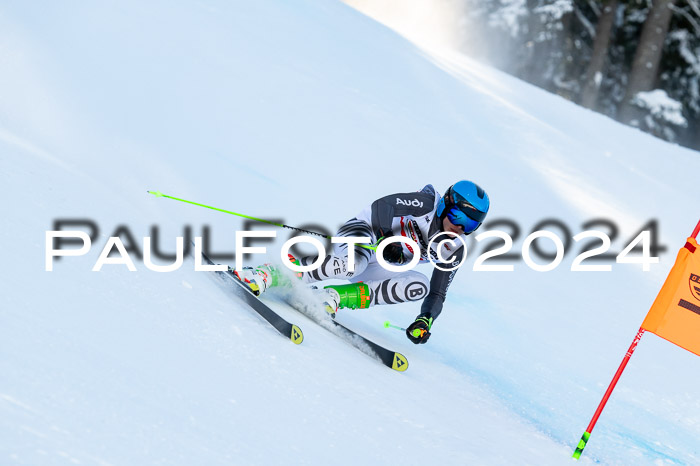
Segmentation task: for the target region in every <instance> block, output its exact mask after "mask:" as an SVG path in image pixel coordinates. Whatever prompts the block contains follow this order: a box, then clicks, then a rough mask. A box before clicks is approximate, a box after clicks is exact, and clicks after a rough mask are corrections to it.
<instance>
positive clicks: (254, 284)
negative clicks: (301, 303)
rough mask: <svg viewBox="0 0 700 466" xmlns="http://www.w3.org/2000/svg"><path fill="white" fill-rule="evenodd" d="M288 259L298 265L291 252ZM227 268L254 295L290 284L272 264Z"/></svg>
mask: <svg viewBox="0 0 700 466" xmlns="http://www.w3.org/2000/svg"><path fill="white" fill-rule="evenodd" d="M289 261H290V262H292V263H294V264H296V265H299V261H298V260H297V259H296V258H295V257H294V256H292V255H291V254H289ZM228 270H229V272H231V273H232V274H233V275H235V277H236V278H237V279H238V280H240V282H241V283H243V284H244V285H246V286H247V287H248V289H249V290H250V291H251V292H252V293H253V294H254V295H255V296H260V295H261V294H263V293H264V292H265V291H267V290H268V289H269V288H272V287H275V286H291V282H290V281H289V278H287V276H286V275H285V274H283V273H282V272H281V271H280V270H279V267H276V266H274V265H273V264H263V265H259V266H257V267H255V268H253V267H243V269H242V270H240V271H236V270H235V269H233V268H231V267H229V268H228ZM297 276H300V274H297Z"/></svg>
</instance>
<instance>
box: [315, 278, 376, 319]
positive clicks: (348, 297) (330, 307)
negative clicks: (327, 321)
mask: <svg viewBox="0 0 700 466" xmlns="http://www.w3.org/2000/svg"><path fill="white" fill-rule="evenodd" d="M322 291H323V292H324V296H323V298H324V301H323V306H324V308H325V310H326V312H327V313H328V314H329V315H330V316H331V317H332V318H334V319H335V314H336V312H337V311H338V309H346V308H347V309H365V308H368V307H369V305H370V301H371V296H370V294H369V286H368V285H365V284H364V283H348V284H347V285H328V286H326V287H324V288H323V290H322Z"/></svg>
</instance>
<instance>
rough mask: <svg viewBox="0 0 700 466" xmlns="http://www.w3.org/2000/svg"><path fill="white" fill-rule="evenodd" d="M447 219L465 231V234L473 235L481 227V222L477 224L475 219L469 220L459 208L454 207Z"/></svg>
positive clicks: (448, 212)
mask: <svg viewBox="0 0 700 466" xmlns="http://www.w3.org/2000/svg"><path fill="white" fill-rule="evenodd" d="M447 218H448V219H450V222H452V223H453V224H455V225H457V226H460V227H462V228H463V229H464V233H471V232H473V231H474V230H476V229H477V228H479V225H481V222H477V221H476V220H474V219H473V218H469V216H468V215H467V214H465V213H464V212H462V211H461V210H459V207H457V206H454V207H452V208H451V209H450V210H448V211H447Z"/></svg>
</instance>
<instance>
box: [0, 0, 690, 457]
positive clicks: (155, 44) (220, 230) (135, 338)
mask: <svg viewBox="0 0 700 466" xmlns="http://www.w3.org/2000/svg"><path fill="white" fill-rule="evenodd" d="M0 59H1V60H2V63H3V72H2V73H0V154H1V155H0V161H1V167H2V170H0V186H2V193H3V194H4V196H3V197H4V203H3V207H2V213H3V215H2V218H3V226H4V228H2V230H1V232H0V239H1V240H2V241H1V243H0V244H2V247H0V261H1V263H2V264H3V265H4V267H3V272H2V283H3V287H2V296H3V298H2V301H0V302H1V303H2V304H1V305H0V464H27V465H36V464H72V463H80V464H115V465H121V464H124V465H126V464H183V465H189V464H279V463H282V462H286V463H292V464H328V463H337V464H358V463H368V464H387V465H389V464H404V463H408V462H416V461H420V462H422V463H426V464H485V465H492V464H532V465H545V464H553V465H556V464H563V463H564V462H565V461H569V459H570V455H571V452H572V450H573V447H574V445H575V444H576V443H577V442H578V439H579V437H580V435H581V433H582V432H583V430H584V428H585V426H586V425H587V423H588V421H589V419H590V416H591V415H592V414H593V411H594V409H595V407H596V405H597V403H598V401H599V399H600V397H601V395H602V393H603V391H604V389H605V386H606V385H607V383H608V381H609V380H610V378H611V377H612V374H613V373H614V371H615V369H616V367H617V365H618V364H619V362H620V359H621V358H622V356H623V355H624V352H625V350H626V349H627V347H628V345H629V343H630V342H631V340H632V338H633V337H634V334H635V332H636V330H637V328H638V327H639V324H640V323H641V321H642V319H643V317H644V315H645V313H646V311H647V310H648V307H649V306H650V304H651V302H652V301H653V299H654V297H655V295H656V292H657V291H658V289H659V287H660V286H661V283H662V282H663V279H664V278H665V274H666V273H667V271H668V270H669V269H670V267H671V265H672V263H673V259H674V258H675V253H676V251H677V249H678V248H679V247H681V246H682V245H683V244H684V241H685V237H686V236H687V235H688V234H689V233H690V231H691V230H692V228H693V227H694V226H695V224H696V222H697V220H698V217H700V215H698V214H699V212H694V211H692V209H690V208H686V207H685V206H686V205H688V203H689V202H691V201H692V202H696V203H697V200H698V192H697V184H698V183H697V175H696V174H695V173H694V171H693V170H692V169H691V168H692V167H693V162H695V164H697V160H698V158H697V157H698V154H697V153H695V152H691V151H688V150H685V149H682V148H679V147H677V146H672V145H669V144H666V143H663V142H661V141H659V140H657V139H654V138H652V137H650V136H648V135H645V134H643V133H641V132H638V131H636V130H633V129H630V128H626V127H623V126H621V125H618V124H616V123H614V122H612V121H611V120H609V119H606V118H604V117H602V116H600V115H596V114H594V113H592V112H588V111H586V110H583V109H580V108H578V107H576V106H574V105H572V104H570V103H569V102H566V101H565V100H563V99H561V98H559V97H556V96H553V95H549V94H547V93H545V92H543V91H541V90H538V89H536V88H533V87H531V86H529V85H526V84H524V83H522V82H520V81H518V80H516V79H513V78H511V77H509V76H506V75H503V74H501V73H499V72H497V71H494V70H492V69H490V68H487V67H484V66H482V65H479V64H476V63H474V62H472V61H470V60H468V59H465V58H463V57H459V56H452V55H446V54H431V53H428V52H426V51H423V50H420V49H418V48H416V47H415V46H414V45H412V44H410V43H409V42H407V41H406V40H404V39H403V38H401V37H400V36H398V35H397V34H395V33H394V32H392V31H390V30H388V29H387V28H385V27H384V26H382V25H379V24H377V23H376V22H374V21H373V20H371V19H369V18H367V17H364V16H363V15H362V14H360V13H359V12H357V11H355V10H353V9H351V8H350V7H348V6H346V5H344V4H342V3H339V2H334V1H325V2H319V1H315V2H314V1H302V0H297V1H294V2H287V1H281V0H258V1H256V2H223V1H211V2H196V1H182V2H177V3H175V4H173V3H172V2H151V3H145V4H144V3H141V2H133V1H125V2H119V3H112V2H93V3H89V4H86V3H84V2H64V3H62V4H61V5H58V4H55V5H54V4H44V5H41V6H40V5H38V4H34V3H31V2H29V3H27V2H24V3H19V2H16V3H9V4H4V5H2V6H0ZM461 178H468V179H473V180H476V181H478V182H479V183H480V184H481V185H482V186H484V187H485V188H486V189H487V190H488V192H489V195H490V197H491V200H492V212H491V219H499V218H500V219H511V220H513V221H514V222H516V223H517V225H518V226H520V228H521V229H522V234H521V235H520V237H519V238H517V239H516V241H515V244H514V248H513V251H514V252H519V250H520V247H521V245H522V242H523V239H524V238H525V236H526V235H527V233H529V232H530V231H531V230H532V229H533V227H534V226H535V225H536V224H537V223H538V222H539V221H540V220H543V219H546V218H555V219H558V220H560V221H562V222H563V223H564V224H565V225H567V226H568V228H569V229H571V233H572V235H573V234H576V233H578V232H580V231H582V230H583V229H585V228H584V227H583V226H582V225H583V224H584V223H586V222H588V221H591V220H593V219H598V218H605V219H608V220H610V221H612V222H614V223H615V224H616V225H617V226H618V227H619V229H620V234H619V236H618V238H617V239H616V240H615V241H614V242H613V245H612V248H611V251H614V252H616V253H617V252H619V251H620V250H622V248H623V247H624V246H625V245H626V244H627V242H628V241H629V239H631V237H633V236H634V234H635V233H636V231H637V230H639V229H640V228H641V227H642V226H643V225H644V224H645V223H647V222H648V221H649V220H651V219H657V220H658V223H659V228H660V234H661V237H660V242H661V243H662V244H663V245H665V246H666V247H667V250H666V251H665V252H663V253H662V254H660V257H661V262H660V264H658V265H653V266H652V270H651V272H647V273H644V272H642V271H641V267H639V266H635V265H628V264H613V266H612V271H611V272H589V273H584V272H576V273H575V272H571V271H570V270H569V268H570V265H571V262H572V261H573V259H574V257H575V256H576V254H578V251H579V249H580V246H579V245H574V246H572V249H571V252H569V253H568V254H567V255H566V257H565V259H564V261H563V263H562V264H561V265H560V266H559V267H557V268H556V269H555V270H554V271H552V272H544V273H539V272H535V271H532V270H531V269H529V268H528V267H527V266H526V265H525V263H524V262H523V261H522V259H518V258H515V259H513V260H512V261H511V262H510V263H512V264H513V265H514V269H515V270H514V271H513V272H474V271H472V267H473V265H474V259H475V258H476V257H477V256H478V255H479V254H480V253H481V251H482V249H483V248H482V246H481V245H477V244H476V243H474V242H472V245H474V246H475V248H476V249H473V253H472V254H471V260H470V261H468V263H467V264H466V265H465V267H464V270H461V271H460V272H459V273H458V274H457V276H456V278H455V281H454V283H453V285H452V288H451V289H450V293H449V295H448V298H447V302H446V305H445V311H444V313H443V315H442V316H441V317H440V319H439V320H438V321H437V323H436V324H435V326H434V331H433V336H432V338H431V340H430V343H429V344H428V345H424V346H423V345H421V346H420V347H416V346H414V345H412V344H411V343H410V342H409V341H408V340H407V339H406V338H405V336H403V335H402V334H401V332H397V331H392V330H386V329H384V328H383V327H382V322H384V321H385V320H390V321H392V322H394V323H396V324H398V325H406V324H408V323H409V322H410V321H412V320H413V318H414V316H415V315H416V314H417V309H418V306H417V305H400V306H392V307H388V308H372V309H370V310H368V311H365V312H343V314H342V315H340V316H339V319H341V320H342V322H344V323H345V324H347V325H348V326H350V327H352V328H354V329H356V330H357V331H359V332H361V333H363V334H365V335H367V336H368V337H371V338H374V339H375V340H377V341H378V342H380V343H383V344H386V345H387V346H390V347H392V348H394V349H396V350H397V351H401V352H402V353H404V354H405V355H406V356H407V357H408V359H409V360H410V365H411V366H410V369H409V370H408V371H407V372H406V373H396V372H393V371H390V370H387V369H386V368H385V367H383V366H381V365H379V364H377V363H375V362H373V361H371V360H369V359H368V358H367V357H366V356H364V355H362V354H360V353H359V352H357V350H355V349H354V348H351V347H350V346H348V345H346V344H344V343H343V342H342V341H339V340H338V339H337V338H336V337H335V336H333V335H331V334H330V333H328V332H326V331H325V330H324V329H322V328H320V327H318V326H316V325H315V324H313V323H311V322H309V321H308V320H306V319H305V318H304V317H302V316H300V315H299V314H297V313H295V312H294V311H291V310H288V309H284V308H282V306H281V305H280V304H279V303H275V302H273V303H272V304H273V305H274V306H276V307H277V308H279V309H280V311H281V312H282V313H284V315H285V316H286V317H288V318H289V319H290V320H294V321H295V322H296V323H298V324H299V325H300V326H301V327H302V328H303V330H304V334H305V341H304V343H303V344H302V345H301V346H299V347H297V346H294V345H293V344H291V343H290V342H289V341H286V340H285V339H283V338H280V337H279V336H278V335H277V334H275V332H274V331H272V330H271V329H270V328H269V326H268V325H267V324H266V323H265V322H263V321H261V320H260V319H259V318H257V317H256V316H255V315H253V314H252V313H250V312H248V311H247V310H246V309H245V307H244V306H243V305H242V304H241V303H239V302H236V301H235V300H232V298H231V297H230V295H229V294H228V293H226V292H225V290H222V289H221V287H220V286H219V285H218V284H217V283H216V282H215V281H213V280H212V279H211V277H209V276H208V275H207V274H204V273H195V272H194V271H193V264H192V262H191V261H190V260H186V261H185V264H184V265H183V267H182V268H181V269H180V270H178V271H177V272H172V273H162V274H159V273H156V272H152V271H149V270H147V269H146V268H145V266H144V265H143V263H142V262H140V261H136V267H137V269H138V270H137V271H136V272H129V271H128V270H127V268H126V267H125V266H121V265H106V266H105V267H104V268H103V269H102V271H100V272H91V268H92V266H93V265H94V263H95V261H96V259H97V257H98V255H99V253H100V250H101V248H102V246H103V245H104V244H105V242H106V241H107V238H108V237H109V236H110V235H111V234H112V232H114V231H115V230H117V229H118V228H119V227H120V226H126V227H127V228H128V230H129V232H131V233H132V235H133V236H134V238H135V240H136V242H137V243H139V244H140V242H141V239H142V238H143V237H144V236H149V235H154V234H153V232H152V231H151V227H152V226H154V225H157V226H158V227H159V231H158V236H159V239H160V242H161V248H162V249H163V250H166V251H170V252H172V251H173V250H174V242H175V240H174V238H175V237H176V236H178V235H182V233H183V230H184V228H185V226H187V225H190V226H192V230H193V234H194V235H201V233H202V229H203V227H204V226H205V225H208V226H209V227H210V228H211V231H212V245H213V248H212V249H214V250H215V251H217V252H229V253H230V252H232V251H233V249H234V246H233V245H234V232H235V231H236V230H240V229H243V227H244V223H243V221H242V220H241V219H237V218H235V217H232V216H228V215H225V214H223V213H219V212H214V211H210V210H207V209H202V208H198V207H195V206H191V205H186V204H182V203H178V202H174V201H170V200H166V199H158V198H155V197H153V196H150V195H148V194H146V190H148V189H158V190H160V191H162V192H164V193H167V194H170V195H173V196H176V197H180V198H184V199H191V200H194V201H196V202H200V203H204V204H208V205H214V206H217V207H221V208H224V209H229V210H234V211H238V212H244V213H247V214H249V215H254V216H257V217H263V218H270V219H277V220H281V221H283V222H285V223H288V224H292V225H304V224H307V225H308V224H310V223H315V224H321V225H325V226H327V228H329V229H331V230H333V229H334V228H336V227H337V226H338V225H340V224H341V223H342V222H343V221H345V220H347V219H348V218H349V217H351V216H353V215H355V214H356V213H357V212H359V210H360V209H361V208H362V207H364V205H366V204H368V203H369V202H371V201H372V200H374V199H375V198H377V197H380V196H382V195H384V194H388V193H392V192H400V191H411V190H417V189H420V188H421V187H422V186H423V185H425V184H427V183H432V184H434V185H435V186H436V187H437V189H438V190H440V191H444V189H445V188H446V187H447V186H449V185H450V184H451V183H453V182H455V181H456V180H458V179H461ZM66 218H72V219H91V220H92V221H94V222H95V223H96V224H97V225H98V226H99V228H100V235H99V238H98V239H97V240H96V241H95V244H94V245H93V248H92V250H91V252H90V253H89V254H88V255H87V256H84V257H80V258H64V259H62V260H60V261H57V262H56V264H55V267H54V271H53V272H45V271H44V263H45V257H44V255H45V245H44V235H45V232H46V231H47V230H52V229H53V222H54V220H56V219H66ZM256 228H261V227H256ZM553 231H555V232H557V233H558V234H560V235H562V233H561V232H560V231H558V230H556V229H554V230H553ZM287 238H288V233H287V232H286V231H284V230H278V241H276V242H275V243H273V244H272V243H271V244H268V245H267V247H268V249H269V251H270V252H271V254H272V255H276V251H277V250H278V249H279V246H280V245H281V243H282V241H284V240H286V239H287ZM260 259H261V260H262V259H263V258H262V257H261V258H260ZM421 267H423V268H422V269H419V270H422V271H423V272H425V273H429V272H430V269H429V266H421ZM699 374H700V358H697V357H696V356H694V355H692V354H690V353H688V352H685V351H683V350H681V349H680V348H677V347H675V346H674V345H671V344H669V343H667V342H665V341H662V340H661V339H659V338H657V337H655V336H654V335H646V336H645V337H644V338H643V340H642V342H641V344H640V345H639V348H638V350H637V353H636V354H635V356H634V358H633V360H632V362H631V363H630V365H629V366H628V369H627V371H626V373H625V375H624V377H623V378H622V381H621V382H620V384H619V385H618V388H617V390H616V392H615V394H614V395H613V397H612V399H611V401H610V403H609V405H608V408H606V411H605V413H604V414H603V416H602V417H601V420H600V422H599V423H598V426H597V427H596V430H595V431H594V433H593V436H592V438H591V440H590V442H589V445H588V447H587V448H586V451H585V453H584V457H583V458H582V460H581V464H591V463H592V462H598V463H601V464H700V444H699V443H698V441H697V439H698V438H700V401H698V398H697V396H696V387H697V385H698V383H700V375H699Z"/></svg>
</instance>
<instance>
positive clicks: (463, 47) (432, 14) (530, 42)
mask: <svg viewBox="0 0 700 466" xmlns="http://www.w3.org/2000/svg"><path fill="white" fill-rule="evenodd" d="M346 3H348V4H349V5H352V6H353V7H355V8H357V9H358V10H360V11H362V12H364V13H365V14H367V15H369V16H372V17H373V18H375V19H377V20H379V21H381V22H383V23H385V24H386V25H388V26H389V27H391V28H393V29H395V30H396V31H398V32H399V33H401V34H403V35H404V36H406V37H408V38H409V39H411V40H412V41H413V42H415V43H417V44H418V45H421V46H424V47H429V48H440V49H443V50H451V51H454V52H459V53H464V54H467V55H469V56H471V57H473V58H476V59H478V60H480V61H482V62H484V63H486V64H488V65H491V66H494V67H497V68H499V69H501V70H503V71H505V72H507V73H509V74H511V75H513V76H516V77H518V78H520V79H523V80H525V81H527V82H529V83H531V84H534V85H536V86H539V87H541V88H543V89H546V90H548V91H550V92H553V93H556V94H558V95H560V96H562V97H564V98H566V99H568V100H570V101H573V102H576V103H577V104H579V105H582V106H584V107H587V108H589V109H591V110H594V111H596V112H600V113H602V114H604V115H607V116H609V117H610V118H613V119H615V120H617V121H620V122H622V123H625V124H628V125H631V126H634V127H637V128H639V129H641V130H643V131H646V132H648V133H651V134H653V135H654V136H657V137H659V138H662V139H664V140H667V141H670V142H675V143H677V144H680V145H683V146H686V147H689V148H692V149H695V150H700V0H630V1H625V0H346Z"/></svg>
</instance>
